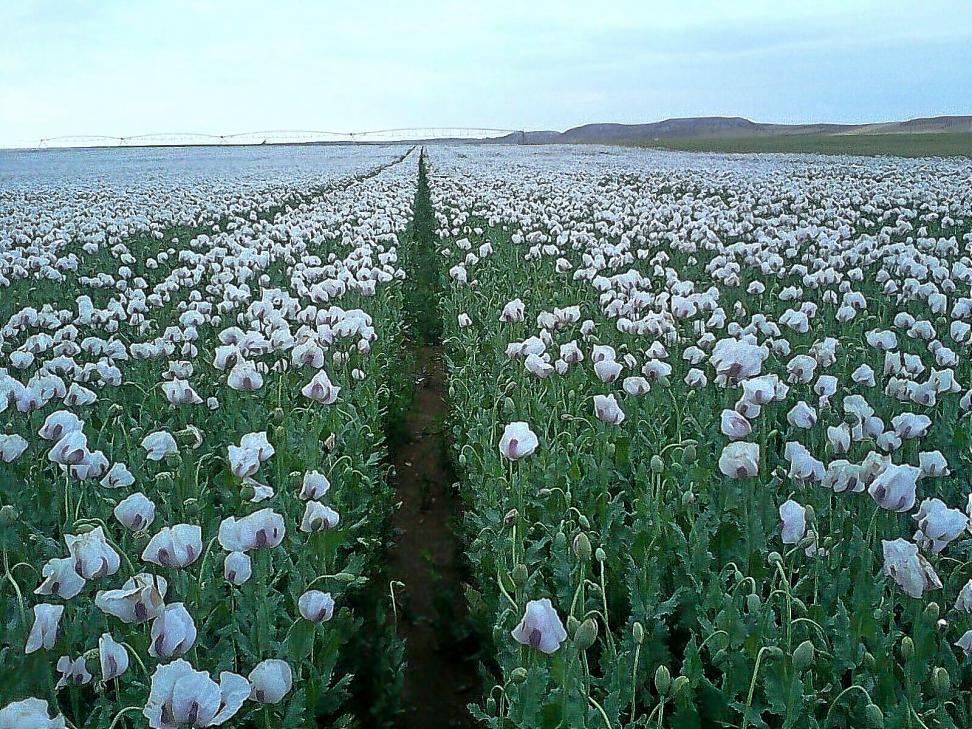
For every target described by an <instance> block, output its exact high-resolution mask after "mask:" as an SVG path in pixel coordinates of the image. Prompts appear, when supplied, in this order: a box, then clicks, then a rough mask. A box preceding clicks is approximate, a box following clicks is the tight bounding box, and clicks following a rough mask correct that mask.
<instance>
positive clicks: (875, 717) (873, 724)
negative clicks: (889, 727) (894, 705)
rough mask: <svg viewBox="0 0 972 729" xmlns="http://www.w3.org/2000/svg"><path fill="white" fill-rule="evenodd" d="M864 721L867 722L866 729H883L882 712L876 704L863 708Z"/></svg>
mask: <svg viewBox="0 0 972 729" xmlns="http://www.w3.org/2000/svg"><path fill="white" fill-rule="evenodd" d="M864 719H865V720H866V721H867V726H868V729H884V712H882V711H881V708H880V707H879V706H878V705H877V704H868V705H867V706H865V707H864Z"/></svg>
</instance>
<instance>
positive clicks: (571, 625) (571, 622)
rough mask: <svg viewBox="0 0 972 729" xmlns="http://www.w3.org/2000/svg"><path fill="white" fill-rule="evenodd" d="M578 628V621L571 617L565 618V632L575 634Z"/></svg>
mask: <svg viewBox="0 0 972 729" xmlns="http://www.w3.org/2000/svg"><path fill="white" fill-rule="evenodd" d="M579 627H580V621H579V620H578V619H577V618H575V617H574V616H573V615H568V616H567V630H568V632H570V633H572V634H573V633H576V632H577V629H578V628H579Z"/></svg>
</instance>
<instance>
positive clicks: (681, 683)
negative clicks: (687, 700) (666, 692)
mask: <svg viewBox="0 0 972 729" xmlns="http://www.w3.org/2000/svg"><path fill="white" fill-rule="evenodd" d="M688 689H689V679H688V676H679V677H678V678H676V679H675V682H674V683H673V684H672V696H675V697H678V696H681V695H682V694H683V693H685V692H687V691H688Z"/></svg>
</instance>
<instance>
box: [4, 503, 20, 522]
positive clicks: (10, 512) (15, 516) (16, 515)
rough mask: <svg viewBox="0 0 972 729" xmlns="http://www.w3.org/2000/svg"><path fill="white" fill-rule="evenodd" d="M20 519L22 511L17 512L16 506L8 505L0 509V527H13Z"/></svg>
mask: <svg viewBox="0 0 972 729" xmlns="http://www.w3.org/2000/svg"><path fill="white" fill-rule="evenodd" d="M19 519H20V511H18V510H17V507H16V506H11V505H10V504H7V505H6V506H4V507H2V508H0V525H2V526H13V525H14V524H16V523H17V521H18V520H19Z"/></svg>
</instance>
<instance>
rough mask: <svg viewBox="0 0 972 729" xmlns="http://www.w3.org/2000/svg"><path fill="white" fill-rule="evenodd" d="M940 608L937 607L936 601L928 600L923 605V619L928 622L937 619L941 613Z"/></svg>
mask: <svg viewBox="0 0 972 729" xmlns="http://www.w3.org/2000/svg"><path fill="white" fill-rule="evenodd" d="M941 612H942V611H941V608H940V607H938V603H937V602H934V601H933V602H930V603H928V604H927V605H925V620H927V621H928V622H929V623H934V622H937V621H938V616H939V615H940V614H941Z"/></svg>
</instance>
